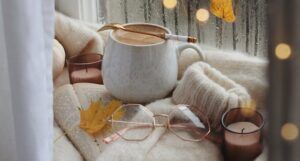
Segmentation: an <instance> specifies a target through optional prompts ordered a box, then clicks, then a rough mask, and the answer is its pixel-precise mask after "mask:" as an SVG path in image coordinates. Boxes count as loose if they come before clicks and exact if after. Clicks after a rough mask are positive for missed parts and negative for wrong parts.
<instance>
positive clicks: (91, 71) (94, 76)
mask: <svg viewBox="0 0 300 161" xmlns="http://www.w3.org/2000/svg"><path fill="white" fill-rule="evenodd" d="M71 79H72V83H80V82H88V83H97V84H102V75H101V71H100V70H99V69H97V68H85V69H80V70H75V71H73V72H72V73H71Z"/></svg>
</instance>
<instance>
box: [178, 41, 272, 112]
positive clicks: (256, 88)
mask: <svg viewBox="0 0 300 161" xmlns="http://www.w3.org/2000/svg"><path fill="white" fill-rule="evenodd" d="M202 48H203V52H204V53H205V56H206V61H205V62H206V63H208V64H209V65H210V66H211V67H213V68H215V69H217V70H218V71H220V72H221V73H222V74H224V75H226V76H227V77H228V78H230V79H232V80H233V81H235V82H236V83H238V84H240V85H241V86H243V87H245V88H246V89H247V91H248V93H249V94H250V95H251V98H252V99H254V101H256V104H257V108H264V106H265V100H266V92H267V89H268V82H267V68H268V60H267V59H266V58H262V57H253V56H248V55H245V54H244V53H240V52H236V51H221V50H219V49H215V48H208V47H206V46H202ZM199 60H200V58H199V56H198V54H197V53H196V52H195V51H194V50H192V49H186V50H185V51H183V53H182V55H181V58H180V60H179V75H178V77H179V78H181V76H182V75H183V73H184V71H185V70H186V69H187V67H188V66H190V65H191V64H193V63H194V62H197V61H199Z"/></svg>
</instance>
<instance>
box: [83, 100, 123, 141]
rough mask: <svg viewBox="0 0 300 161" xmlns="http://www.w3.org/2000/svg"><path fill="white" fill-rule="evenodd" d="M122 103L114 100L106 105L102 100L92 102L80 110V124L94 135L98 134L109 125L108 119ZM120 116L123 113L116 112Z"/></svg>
mask: <svg viewBox="0 0 300 161" xmlns="http://www.w3.org/2000/svg"><path fill="white" fill-rule="evenodd" d="M121 105H122V102H121V101H117V100H112V101H110V102H109V103H108V104H107V105H106V106H104V105H103V103H102V102H101V100H98V101H96V102H91V104H90V106H89V107H88V108H87V109H83V110H81V111H80V125H79V127H80V128H82V129H83V130H84V131H86V132H87V133H89V134H90V135H92V136H97V135H98V134H99V133H100V132H101V130H102V129H103V128H104V127H105V126H106V125H107V119H108V118H109V117H110V116H111V115H112V114H113V113H114V111H115V110H116V109H117V108H118V107H120V106H121ZM115 115H117V116H118V117H119V118H120V117H121V116H122V115H123V113H120V112H119V114H114V117H115Z"/></svg>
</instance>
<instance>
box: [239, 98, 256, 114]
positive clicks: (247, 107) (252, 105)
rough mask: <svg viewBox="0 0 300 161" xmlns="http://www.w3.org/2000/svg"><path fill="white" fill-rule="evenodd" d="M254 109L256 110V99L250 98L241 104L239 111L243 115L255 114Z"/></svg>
mask: <svg viewBox="0 0 300 161" xmlns="http://www.w3.org/2000/svg"><path fill="white" fill-rule="evenodd" d="M255 111H256V101H255V100H250V101H248V102H246V103H245V104H244V105H243V108H242V110H241V112H242V114H243V115H244V116H252V115H254V114H255Z"/></svg>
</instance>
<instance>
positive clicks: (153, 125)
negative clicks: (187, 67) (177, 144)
mask: <svg viewBox="0 0 300 161" xmlns="http://www.w3.org/2000/svg"><path fill="white" fill-rule="evenodd" d="M128 106H138V107H139V108H141V109H143V110H144V111H145V112H146V113H147V114H149V113H151V114H152V116H150V117H151V118H152V122H151V123H142V122H129V121H117V120H113V115H114V114H115V113H116V112H117V111H118V110H120V109H121V108H126V107H128ZM181 106H184V107H186V108H187V109H188V110H190V109H189V108H188V107H190V105H186V104H179V105H176V106H175V107H176V108H177V109H179V110H180V107H181ZM175 111H176V109H174V110H172V111H171V112H169V114H154V113H153V112H151V111H150V110H149V109H148V108H146V107H145V106H143V105H141V104H125V105H121V106H120V107H118V108H117V110H115V112H114V113H113V114H112V115H111V116H110V117H109V119H108V120H107V121H109V122H111V124H113V122H116V123H117V122H120V123H129V124H130V123H134V124H137V125H142V124H144V125H148V126H149V125H150V126H151V131H150V132H149V133H148V134H147V135H146V136H145V137H143V138H141V139H128V138H126V137H124V136H122V134H120V133H119V132H120V131H121V132H124V133H125V132H126V131H128V130H130V129H131V128H135V127H136V126H135V127H130V129H127V128H123V129H121V130H119V131H116V132H114V133H113V134H112V135H110V136H108V137H105V138H104V139H103V141H104V142H105V143H107V144H108V143H110V142H113V141H115V140H117V139H119V138H122V139H124V140H126V141H143V140H145V139H147V138H148V137H149V136H150V135H151V133H152V132H153V131H154V129H155V128H157V127H165V128H166V129H167V130H169V131H171V132H172V133H173V134H174V135H175V136H177V137H178V138H180V139H182V140H183V141H190V142H200V141H202V140H204V139H205V138H206V137H207V136H208V135H209V134H210V133H211V126H210V121H209V118H208V117H207V116H205V115H204V114H203V113H202V112H200V111H199V112H197V114H198V115H200V117H199V116H197V118H198V119H199V120H200V121H201V123H202V124H203V125H204V126H205V125H206V126H207V127H206V128H208V131H207V132H206V133H205V134H204V135H203V136H202V137H201V138H200V139H186V138H184V137H181V136H180V135H178V134H177V133H176V132H175V131H174V130H173V129H172V128H171V126H172V124H171V123H170V120H171V119H170V116H171V114H172V113H174V112H175ZM193 114H194V113H193ZM194 115H195V114H194ZM157 117H165V118H167V121H166V123H165V124H157V123H156V119H155V118H157ZM203 118H205V123H206V124H205V123H203V122H202V120H203ZM137 128H139V127H137ZM184 128H187V127H184ZM199 129H200V128H199ZM123 130H124V131H123ZM196 133H199V132H198V131H197V132H196Z"/></svg>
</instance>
